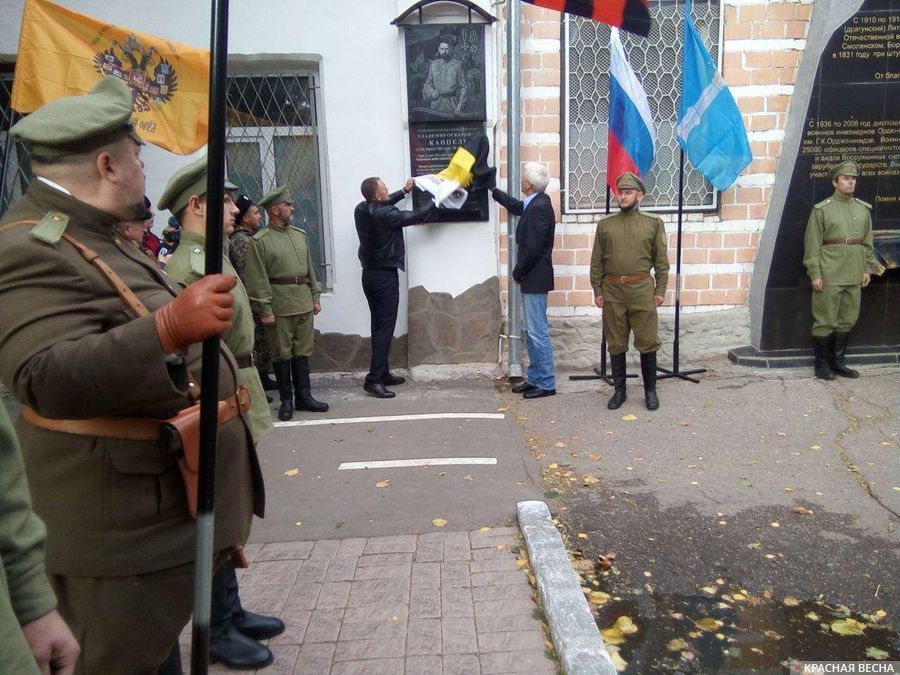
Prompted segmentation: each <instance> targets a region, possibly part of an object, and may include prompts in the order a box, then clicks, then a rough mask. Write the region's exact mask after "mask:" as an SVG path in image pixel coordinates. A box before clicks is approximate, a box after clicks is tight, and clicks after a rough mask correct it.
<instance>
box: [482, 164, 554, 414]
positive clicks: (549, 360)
mask: <svg viewBox="0 0 900 675" xmlns="http://www.w3.org/2000/svg"><path fill="white" fill-rule="evenodd" d="M549 182H550V177H549V175H548V173H547V167H546V165H544V164H541V163H540V162H526V163H525V164H524V165H523V166H522V179H521V188H522V195H523V196H524V199H522V201H519V200H518V199H516V198H514V197H510V196H509V195H508V194H506V193H505V192H503V191H502V190H498V189H496V188H494V189H492V190H491V194H493V196H494V200H495V201H497V202H499V203H500V204H501V205H502V206H503V207H505V208H506V210H507V211H509V212H510V213H512V214H514V215H516V216H520V218H519V224H518V226H517V227H516V246H517V247H518V252H517V255H516V266H515V268H514V269H513V273H512V275H513V279H514V280H515V282H516V283H517V284H519V288H520V289H521V290H522V305H523V307H524V309H525V332H526V345H527V347H528V362H529V363H528V372H527V375H526V378H525V381H524V382H522V383H520V384H517V385H515V386H514V387H513V388H512V390H513V391H514V392H515V393H517V394H522V395H523V397H524V398H527V399H532V398H542V397H544V396H553V395H554V394H556V375H555V373H554V368H553V345H552V344H551V343H550V333H549V331H548V330H547V293H548V292H549V291H552V290H553V259H552V258H553V234H554V231H555V230H556V214H555V213H554V212H553V204H551V203H550V197H548V196H547V195H546V194H545V193H544V190H546V189H547V184H548V183H549Z"/></svg>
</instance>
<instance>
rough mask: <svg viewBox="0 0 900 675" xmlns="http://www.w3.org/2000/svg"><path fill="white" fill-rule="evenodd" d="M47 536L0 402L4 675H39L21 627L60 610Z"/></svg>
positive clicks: (0, 666)
mask: <svg viewBox="0 0 900 675" xmlns="http://www.w3.org/2000/svg"><path fill="white" fill-rule="evenodd" d="M45 540H46V530H44V524H43V523H42V522H41V520H40V518H38V517H37V516H36V515H34V512H33V511H32V510H31V497H30V495H29V493H28V483H27V481H26V480H25V466H24V465H23V463H22V451H21V449H20V448H19V442H18V440H17V439H16V436H15V433H14V432H13V428H12V424H11V423H10V421H9V417H8V416H7V414H6V408H5V407H4V406H3V403H2V402H0V673H22V674H23V675H36V674H37V673H39V672H40V671H39V670H38V667H37V664H36V663H35V661H34V656H33V655H32V654H31V649H30V648H29V647H28V643H27V642H26V641H25V637H24V636H23V635H22V631H21V630H20V628H19V627H20V626H21V625H23V624H26V623H30V622H31V621H34V620H35V619H39V618H41V617H42V616H44V615H45V614H47V613H48V612H50V611H51V610H52V609H54V608H55V607H56V597H55V596H54V595H53V590H52V589H51V588H50V582H49V581H48V580H47V576H46V574H45V572H44V541H45Z"/></svg>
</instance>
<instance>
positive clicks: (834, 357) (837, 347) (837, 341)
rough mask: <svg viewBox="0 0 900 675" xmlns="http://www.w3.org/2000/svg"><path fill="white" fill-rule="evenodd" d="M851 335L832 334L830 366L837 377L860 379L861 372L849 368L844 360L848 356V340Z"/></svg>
mask: <svg viewBox="0 0 900 675" xmlns="http://www.w3.org/2000/svg"><path fill="white" fill-rule="evenodd" d="M849 337H850V333H832V335H831V353H830V358H829V359H828V365H829V366H830V367H831V370H832V371H833V372H834V374H835V375H840V376H841V377H851V378H857V377H859V371H856V370H853V369H852V368H848V367H847V366H845V365H844V358H845V357H846V354H847V340H848V338H849Z"/></svg>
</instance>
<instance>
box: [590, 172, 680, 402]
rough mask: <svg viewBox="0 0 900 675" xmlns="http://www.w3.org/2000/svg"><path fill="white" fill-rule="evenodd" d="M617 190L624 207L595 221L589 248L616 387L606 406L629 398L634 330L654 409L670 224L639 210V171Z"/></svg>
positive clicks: (648, 397)
mask: <svg viewBox="0 0 900 675" xmlns="http://www.w3.org/2000/svg"><path fill="white" fill-rule="evenodd" d="M616 190H617V192H618V195H617V200H618V202H619V209H620V211H619V213H616V214H613V215H611V216H607V217H606V218H603V219H602V220H601V221H600V222H599V223H598V224H597V234H596V236H595V238H594V249H593V251H592V253H591V286H592V287H593V289H594V303H595V304H596V305H597V307H600V308H601V309H602V310H603V333H604V335H605V336H606V344H607V345H608V347H609V356H610V360H611V362H612V376H613V386H614V387H615V392H614V393H613V395H612V398H610V399H609V402H608V403H607V405H606V407H607V408H609V409H610V410H616V409H617V408H620V407H621V406H622V404H623V403H624V402H625V399H626V394H625V380H626V372H625V371H626V369H625V352H627V351H628V337H629V334H630V333H631V332H632V331H633V332H634V347H635V349H637V350H638V351H639V352H640V354H641V378H642V379H643V381H644V403H645V405H646V406H647V410H656V409H657V408H659V398H658V397H657V395H656V352H657V351H658V350H659V348H660V346H661V345H660V341H659V333H658V330H657V315H656V308H657V307H659V306H660V305H661V304H662V303H663V300H664V299H665V297H666V284H667V283H668V280H669V259H668V257H667V253H666V226H665V225H664V224H663V221H662V219H661V218H659V217H657V216H651V215H649V214H646V213H642V212H641V210H640V208H639V204H640V202H641V199H643V197H644V193H645V192H646V189H645V188H644V183H643V181H641V179H640V178H638V177H637V176H636V175H635V174H633V173H631V172H630V171H626V172H625V173H623V174H622V175H621V176H619V178H618V180H617V181H616ZM651 268H653V270H654V276H655V280H654V276H651V275H650V269H651Z"/></svg>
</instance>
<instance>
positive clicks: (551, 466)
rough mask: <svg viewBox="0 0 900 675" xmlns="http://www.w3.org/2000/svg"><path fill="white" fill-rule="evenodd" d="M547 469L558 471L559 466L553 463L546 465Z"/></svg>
mask: <svg viewBox="0 0 900 675" xmlns="http://www.w3.org/2000/svg"><path fill="white" fill-rule="evenodd" d="M547 468H548V469H558V468H559V464H557V463H556V462H553V464H548V465H547Z"/></svg>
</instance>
